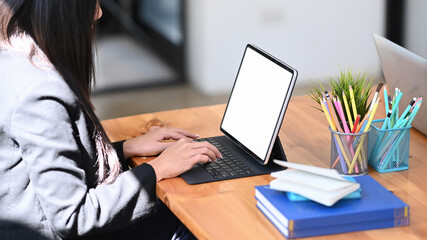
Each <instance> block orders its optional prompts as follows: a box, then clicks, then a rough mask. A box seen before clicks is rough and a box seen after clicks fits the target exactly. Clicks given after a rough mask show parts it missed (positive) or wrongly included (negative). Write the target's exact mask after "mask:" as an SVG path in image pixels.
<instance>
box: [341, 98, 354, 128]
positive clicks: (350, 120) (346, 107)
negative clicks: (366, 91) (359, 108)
mask: <svg viewBox="0 0 427 240" xmlns="http://www.w3.org/2000/svg"><path fill="white" fill-rule="evenodd" d="M342 98H343V102H344V105H345V111H346V112H347V118H348V122H349V123H350V126H353V120H352V117H351V112H350V108H349V107H348V101H347V96H346V95H345V92H344V91H342Z"/></svg>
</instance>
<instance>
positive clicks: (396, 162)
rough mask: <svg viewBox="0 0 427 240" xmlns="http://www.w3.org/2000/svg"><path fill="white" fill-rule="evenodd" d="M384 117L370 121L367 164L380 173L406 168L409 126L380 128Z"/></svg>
mask: <svg viewBox="0 0 427 240" xmlns="http://www.w3.org/2000/svg"><path fill="white" fill-rule="evenodd" d="M383 123H384V119H380V120H375V121H372V125H371V128H372V130H371V132H370V133H369V143H370V146H369V152H370V155H369V165H370V166H371V167H372V168H374V169H375V170H377V171H378V172H380V173H385V172H393V171H401V170H406V169H408V167H409V165H408V159H409V132H410V129H411V127H403V128H396V129H387V130H381V128H382V125H383Z"/></svg>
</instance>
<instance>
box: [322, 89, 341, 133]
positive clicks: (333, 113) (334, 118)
mask: <svg viewBox="0 0 427 240" xmlns="http://www.w3.org/2000/svg"><path fill="white" fill-rule="evenodd" d="M325 98H326V104H327V105H328V109H329V114H330V116H331V120H332V124H333V125H334V126H335V128H336V129H337V130H335V131H336V132H337V131H338V127H339V126H338V125H337V124H335V123H336V122H338V119H337V118H336V117H337V115H336V114H335V110H334V106H333V105H332V102H331V98H330V97H329V94H328V91H325Z"/></svg>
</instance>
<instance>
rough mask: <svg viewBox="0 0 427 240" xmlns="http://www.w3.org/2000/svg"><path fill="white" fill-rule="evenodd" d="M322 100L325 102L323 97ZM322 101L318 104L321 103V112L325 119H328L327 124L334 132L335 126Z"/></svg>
mask: <svg viewBox="0 0 427 240" xmlns="http://www.w3.org/2000/svg"><path fill="white" fill-rule="evenodd" d="M323 102H325V99H323ZM323 102H322V101H321V102H320V104H321V105H322V109H323V113H324V114H325V116H326V119H327V120H328V123H329V126H330V127H331V129H332V130H334V131H335V132H336V131H337V128H336V127H335V125H334V123H333V122H332V120H331V116H330V115H329V112H328V109H326V106H325V104H324V103H323Z"/></svg>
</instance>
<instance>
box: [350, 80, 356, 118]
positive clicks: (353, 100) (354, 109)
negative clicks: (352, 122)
mask: <svg viewBox="0 0 427 240" xmlns="http://www.w3.org/2000/svg"><path fill="white" fill-rule="evenodd" d="M348 88H349V90H350V101H351V105H352V107H353V117H354V119H356V117H357V107H356V100H355V99H354V92H353V88H352V87H351V85H349V86H348Z"/></svg>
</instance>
